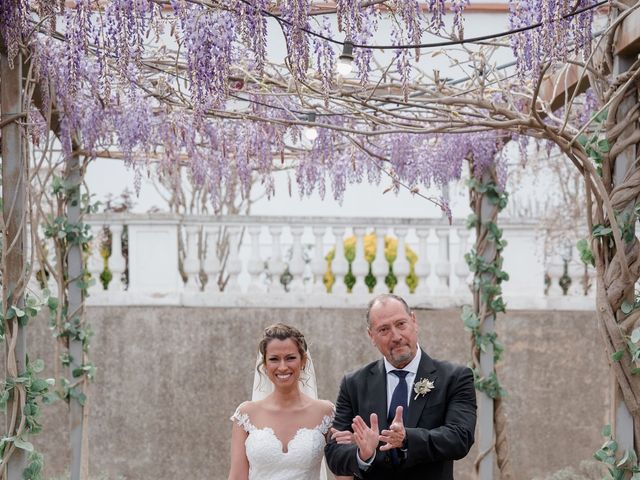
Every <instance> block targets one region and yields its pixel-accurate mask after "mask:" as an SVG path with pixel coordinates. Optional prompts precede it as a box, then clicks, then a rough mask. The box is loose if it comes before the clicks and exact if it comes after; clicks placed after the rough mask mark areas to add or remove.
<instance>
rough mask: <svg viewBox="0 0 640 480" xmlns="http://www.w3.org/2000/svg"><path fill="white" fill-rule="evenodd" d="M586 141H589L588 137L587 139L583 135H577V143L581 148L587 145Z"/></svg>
mask: <svg viewBox="0 0 640 480" xmlns="http://www.w3.org/2000/svg"><path fill="white" fill-rule="evenodd" d="M588 141H589V137H587V136H586V135H585V134H584V133H581V134H580V135H578V143H579V144H580V145H582V146H583V147H584V146H585V145H586V144H587V142H588Z"/></svg>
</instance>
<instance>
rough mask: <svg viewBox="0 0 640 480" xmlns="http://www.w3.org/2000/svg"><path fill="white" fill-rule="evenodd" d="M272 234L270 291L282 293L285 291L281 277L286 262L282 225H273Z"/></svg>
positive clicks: (270, 229) (270, 230)
mask: <svg viewBox="0 0 640 480" xmlns="http://www.w3.org/2000/svg"><path fill="white" fill-rule="evenodd" d="M269 232H270V233H271V258H270V259H269V272H271V285H270V290H272V291H280V289H284V286H283V285H282V283H280V276H281V275H282V274H283V273H284V261H283V260H282V243H281V236H282V227H281V226H280V225H271V226H270V227H269Z"/></svg>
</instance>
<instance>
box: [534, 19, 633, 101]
mask: <svg viewBox="0 0 640 480" xmlns="http://www.w3.org/2000/svg"><path fill="white" fill-rule="evenodd" d="M600 48H601V49H602V48H604V47H602V46H601V47H600ZM601 49H600V50H598V51H596V52H594V54H593V64H594V65H601V66H603V67H604V68H605V69H607V67H606V63H605V62H604V51H602V50H601ZM639 53H640V10H636V11H635V12H633V13H631V14H630V15H629V16H628V17H627V18H625V19H624V21H623V22H622V24H621V25H620V28H619V30H618V36H617V39H616V42H615V50H614V54H615V55H620V56H625V57H626V56H633V55H638V54H639ZM583 71H584V67H582V66H580V65H576V64H574V63H572V64H568V65H566V66H565V67H563V68H562V69H561V70H559V71H558V72H556V73H554V74H553V75H549V76H548V77H546V78H544V79H543V80H542V85H541V86H540V99H541V100H543V101H544V102H545V103H547V104H549V105H550V106H551V110H552V111H553V110H557V109H558V108H560V107H562V106H563V105H564V104H565V102H566V101H568V100H569V99H570V98H571V96H572V95H573V94H574V92H575V93H576V95H578V94H580V93H583V92H585V91H586V90H587V89H588V88H589V78H588V76H587V75H584V74H583ZM604 73H608V72H607V71H606V70H605V72H604Z"/></svg>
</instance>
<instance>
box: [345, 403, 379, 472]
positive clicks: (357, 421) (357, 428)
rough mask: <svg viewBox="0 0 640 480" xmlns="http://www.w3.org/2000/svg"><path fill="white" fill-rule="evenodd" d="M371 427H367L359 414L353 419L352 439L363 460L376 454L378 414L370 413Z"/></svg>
mask: <svg viewBox="0 0 640 480" xmlns="http://www.w3.org/2000/svg"><path fill="white" fill-rule="evenodd" d="M370 420H371V427H368V426H367V424H366V423H365V421H364V420H363V419H362V417H361V416H360V415H358V416H357V417H356V418H354V419H353V423H352V424H351V428H353V439H354V441H355V443H356V445H357V446H358V455H360V459H361V460H363V461H364V462H368V461H369V459H371V457H373V456H374V455H375V454H376V448H377V447H378V438H379V436H380V430H379V428H378V415H376V414H375V413H372V414H371V418H370Z"/></svg>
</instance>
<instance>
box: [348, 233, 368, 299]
mask: <svg viewBox="0 0 640 480" xmlns="http://www.w3.org/2000/svg"><path fill="white" fill-rule="evenodd" d="M353 233H354V235H355V236H356V256H355V258H354V260H353V263H352V264H351V273H353V275H354V276H355V277H356V283H355V285H354V286H353V289H352V292H353V293H356V294H359V295H362V294H367V293H369V287H367V284H366V283H365V282H364V279H365V277H366V276H367V274H368V273H369V263H368V262H367V259H366V258H365V251H364V236H365V234H366V233H367V229H366V228H365V227H354V228H353Z"/></svg>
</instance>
